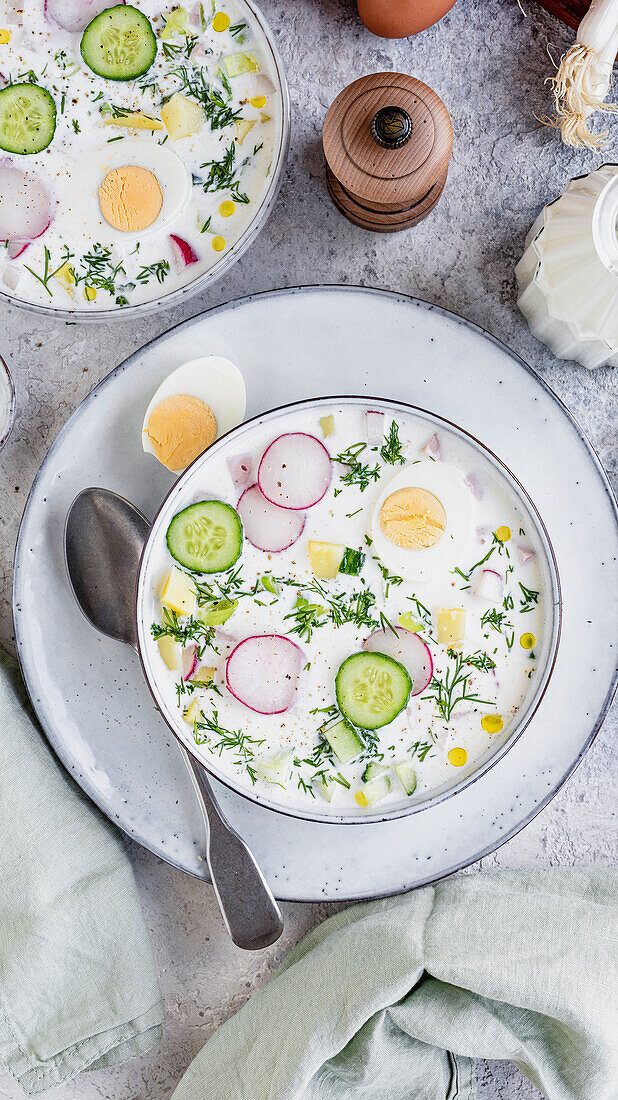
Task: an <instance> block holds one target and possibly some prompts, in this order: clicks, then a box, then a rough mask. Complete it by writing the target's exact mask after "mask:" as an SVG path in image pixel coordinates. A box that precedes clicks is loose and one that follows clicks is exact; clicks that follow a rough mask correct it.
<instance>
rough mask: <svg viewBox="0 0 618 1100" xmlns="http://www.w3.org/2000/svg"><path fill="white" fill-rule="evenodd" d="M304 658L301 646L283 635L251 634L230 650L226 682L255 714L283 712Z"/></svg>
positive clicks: (291, 696) (290, 702)
mask: <svg viewBox="0 0 618 1100" xmlns="http://www.w3.org/2000/svg"><path fill="white" fill-rule="evenodd" d="M303 661H304V654H303V651H302V649H301V648H300V647H299V646H297V645H296V643H295V642H292V641H291V640H290V639H289V638H286V637H284V635H282V634H259V635H252V636H251V637H250V638H245V639H244V641H242V642H239V643H238V645H237V646H236V648H235V649H233V650H232V652H231V654H230V656H229V657H228V660H227V665H226V669H225V682H226V684H227V688H228V690H229V691H230V692H231V694H232V695H233V696H234V698H235V699H237V700H238V702H239V703H242V704H243V706H245V707H248V708H249V710H253V711H255V713H256V714H283V712H284V711H286V710H288V709H289V708H290V706H291V705H292V703H293V701H294V698H295V695H296V686H297V681H298V676H299V673H300V670H301V666H302V662H303Z"/></svg>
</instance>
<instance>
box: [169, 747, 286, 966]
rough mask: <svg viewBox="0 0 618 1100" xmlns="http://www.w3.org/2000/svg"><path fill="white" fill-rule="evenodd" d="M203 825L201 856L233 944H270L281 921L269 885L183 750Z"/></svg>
mask: <svg viewBox="0 0 618 1100" xmlns="http://www.w3.org/2000/svg"><path fill="white" fill-rule="evenodd" d="M182 753H183V756H184V758H185V761H186V764H187V767H188V769H189V774H190V776H191V779H192V781H193V786H194V788H195V791H196V794H197V796H198V801H199V803H200V807H201V810H202V813H203V815H204V822H205V825H206V858H207V860H208V867H209V870H210V874H211V878H212V884H213V886H214V888H215V893H216V895H217V900H218V902H219V906H220V908H221V912H222V914H223V919H224V920H225V923H226V925H227V928H228V931H229V933H230V936H231V937H232V940H233V941H234V943H235V944H236V946H237V947H242V948H243V949H244V950H245V951H259V950H260V949H261V948H262V947H268V946H269V945H270V944H271V943H275V941H276V940H278V939H279V936H280V935H281V933H282V932H283V918H282V916H281V912H280V910H279V906H278V905H277V902H276V901H275V899H274V897H273V895H272V893H271V890H270V887H269V886H268V883H267V882H266V879H265V878H264V876H263V874H262V872H261V871H260V868H259V867H258V865H257V863H256V862H255V859H254V858H253V856H252V854H251V852H250V851H249V849H248V847H247V845H246V844H245V842H244V840H242V839H241V837H239V835H238V833H237V832H236V830H235V829H233V828H232V826H231V825H230V823H229V822H228V821H226V819H225V817H224V815H223V813H222V812H221V810H220V809H219V806H218V805H217V802H216V800H215V797H214V795H213V793H212V788H211V786H210V782H209V780H208V777H207V775H206V773H205V772H204V770H203V768H201V767H200V765H199V764H198V763H197V761H196V760H194V759H193V757H192V756H191V755H190V754H189V753H188V752H187V751H186V750H185V749H182Z"/></svg>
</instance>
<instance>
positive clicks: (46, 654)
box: [14, 287, 618, 900]
mask: <svg viewBox="0 0 618 1100" xmlns="http://www.w3.org/2000/svg"><path fill="white" fill-rule="evenodd" d="M198 350H199V353H200V354H203V353H204V352H205V350H208V351H209V352H212V353H214V354H220V355H225V356H227V357H228V358H230V359H232V360H234V361H235V362H236V363H238V365H239V366H240V368H241V370H242V372H243V374H244V377H245V381H246V384H247V397H248V407H247V413H248V415H254V414H256V413H259V412H261V411H263V410H265V409H269V408H272V407H274V406H276V405H280V404H281V403H282V402H287V401H293V400H299V399H302V398H305V397H312V396H315V395H317V394H319V395H324V394H337V393H342V392H347V393H359V394H362V393H367V394H372V393H375V392H376V391H379V392H380V393H383V394H384V395H386V396H389V397H393V398H396V399H400V400H403V401H408V402H410V403H412V404H415V405H420V406H422V407H424V408H428V409H432V410H435V411H436V412H437V413H439V414H440V415H442V416H444V417H445V418H447V419H450V420H453V421H455V422H456V423H459V424H461V425H462V426H463V427H465V428H466V429H467V430H468V431H469V432H470V433H471V434H473V435H475V436H477V437H478V438H480V439H482V440H483V442H484V443H485V444H486V445H487V446H488V447H490V448H491V449H492V450H494V451H495V452H496V453H497V454H499V455H500V457H501V458H502V460H503V461H504V462H505V463H506V464H507V465H508V466H509V467H510V469H511V470H512V471H513V473H514V474H515V476H516V477H517V478H518V479H519V480H520V481H521V482H522V484H523V485H524V486H525V487H526V489H527V490H528V492H529V493H530V496H531V497H532V499H533V500H534V502H535V504H536V505H537V507H538V509H539V511H540V513H541V515H542V516H543V519H544V521H545V524H546V526H547V529H548V531H549V535H550V537H551V539H552V542H553V546H554V551H555V554H556V558H557V561H558V566H559V569H560V574H561V581H562V588H563V622H562V639H561V643H560V648H559V652H558V659H557V662H556V667H555V669H554V673H553V676H552V679H551V681H550V684H549V687H548V690H547V692H546V694H545V697H544V698H543V700H542V702H541V704H540V707H539V709H538V711H537V713H536V715H535V716H534V718H533V720H532V721H531V722H530V724H529V726H528V727H527V729H526V730H525V731H524V733H523V734H522V736H521V737H520V739H519V741H518V742H517V743H516V744H515V745H513V747H512V748H511V750H510V751H509V752H508V753H507V754H506V755H505V756H504V757H503V758H502V759H501V760H500V761H499V762H498V763H497V764H496V765H495V766H494V767H493V768H492V769H491V770H490V771H489V772H487V773H486V774H485V775H484V776H482V777H481V778H480V779H478V780H477V781H476V782H475V783H474V784H473V785H471V786H470V787H468V788H467V789H466V790H464V791H462V792H461V793H459V794H457V795H456V796H454V797H453V798H451V799H449V800H447V801H445V802H442V803H439V804H438V805H435V806H432V807H430V808H428V809H427V810H424V811H423V812H422V813H417V814H414V815H412V816H411V817H405V818H400V819H397V820H393V821H386V822H379V823H376V824H368V825H358V824H357V825H354V826H344V825H331V824H318V823H312V822H308V821H305V820H301V819H294V818H282V817H281V816H280V815H278V814H276V813H273V812H272V811H271V810H268V809H265V808H264V807H260V806H256V805H254V804H252V803H250V802H248V801H247V800H246V799H244V798H242V797H241V796H239V795H237V794H234V793H233V792H231V791H230V790H228V789H227V788H226V787H223V786H222V785H220V784H215V786H216V790H217V795H218V797H219V798H220V800H221V803H222V805H223V807H224V809H225V811H226V813H227V814H228V815H229V817H230V819H231V820H232V821H233V822H234V824H235V825H236V826H237V827H238V828H239V830H240V831H241V832H242V833H243V835H244V836H245V837H246V838H247V840H248V841H249V842H250V844H251V845H252V847H253V849H254V851H255V854H256V856H257V858H258V860H259V861H260V863H261V865H262V867H263V868H264V871H265V873H266V876H267V878H268V880H269V881H270V883H271V885H272V887H273V889H274V891H275V893H276V894H277V896H278V897H280V898H289V899H292V900H325V899H332V900H340V899H344V898H361V897H368V896H378V895H382V894H388V893H395V892H398V891H402V890H406V889H409V888H410V887H413V886H418V885H421V884H422V883H426V882H429V881H432V880H433V879H436V878H439V877H441V876H443V875H446V874H449V873H450V872H452V871H455V870H457V869H459V868H460V867H463V866H465V865H466V864H468V863H470V862H472V861H474V860H476V859H478V858H480V856H482V855H484V854H486V853H487V852H490V851H492V850H493V849H495V848H497V847H498V846H499V845H500V844H501V843H503V842H504V841H505V840H507V839H508V838H509V837H510V836H512V835H513V834H514V833H515V832H516V831H517V830H518V829H520V828H522V827H523V826H524V825H525V824H526V823H527V822H528V821H530V820H531V818H532V817H533V816H534V815H535V814H536V813H538V811H539V810H540V809H542V807H543V806H544V805H545V804H546V803H547V802H548V801H549V799H550V798H551V797H552V795H553V794H555V792H556V791H557V790H558V788H559V787H560V786H561V784H562V783H563V782H564V780H565V779H566V778H567V777H568V775H569V774H570V773H571V772H572V771H573V769H574V768H575V767H576V765H577V764H578V763H579V761H580V760H581V758H582V756H583V754H584V753H585V752H586V750H587V748H588V747H589V746H590V744H591V742H592V740H593V738H594V736H595V734H596V733H597V731H598V729H599V726H600V725H601V722H602V721H603V718H604V716H605V713H606V710H607V707H608V705H609V701H610V699H611V696H612V692H613V689H614V687H615V681H616V668H615V665H616V661H615V649H614V645H615V639H616V635H617V614H616V595H617V593H618V565H617V558H618V529H617V518H616V508H615V503H614V501H613V498H612V496H611V493H610V490H609V487H608V484H607V479H606V477H605V475H604V473H603V470H602V468H601V466H600V464H599V462H598V460H597V458H596V456H595V454H594V452H593V451H592V449H591V447H590V445H589V444H588V443H587V441H586V440H585V439H584V437H583V435H582V433H581V431H580V430H579V428H578V426H577V425H576V424H575V423H574V421H573V420H572V419H571V417H570V415H569V413H568V412H567V411H566V409H565V408H564V406H563V405H562V404H561V403H560V402H559V400H558V399H557V398H556V397H555V395H554V394H553V393H552V392H551V391H550V390H549V389H548V388H547V387H546V386H545V385H544V384H543V383H542V382H541V381H540V380H539V378H537V376H536V375H535V374H534V373H533V372H532V371H531V370H530V369H529V368H527V367H526V365H525V364H524V363H523V362H522V361H521V360H520V359H518V358H517V356H515V355H514V354H513V353H512V352H510V351H508V350H507V349H506V348H505V347H504V346H503V345H501V344H499V343H498V342H497V341H496V340H494V339H493V338H492V337H490V336H488V335H487V334H485V333H483V332H482V331H480V330H479V329H477V328H475V327H474V326H473V325H470V324H468V323H467V322H466V321H463V320H461V319H460V318H458V317H455V316H454V315H453V314H449V313H446V312H444V311H443V310H440V309H437V308H435V307H432V306H428V305H426V304H425V303H422V302H418V301H416V300H414V299H410V298H406V297H403V296H399V295H396V294H389V293H385V292H382V291H375V290H367V289H362V288H353V287H319V288H311V287H308V288H301V289H297V290H284V291H275V292H272V293H269V294H263V295H258V296H257V297H254V298H246V299H242V300H240V301H236V302H232V303H230V304H228V305H225V306H221V307H219V308H217V309H214V310H212V311H210V312H209V313H206V314H204V315H203V316H201V317H195V318H193V319H192V320H190V321H187V322H185V323H184V324H182V325H179V326H178V328H175V329H172V330H171V331H170V332H168V333H166V334H165V335H163V336H161V337H159V338H158V339H157V340H155V341H153V342H152V343H151V344H149V345H147V347H145V348H143V349H142V350H141V351H139V352H137V353H136V354H135V355H133V356H132V357H131V358H130V359H128V360H127V361H126V362H125V363H123V364H121V365H120V366H119V367H117V368H116V370H114V371H112V373H111V374H110V375H108V377H107V378H106V379H104V381H103V382H102V383H101V384H100V385H99V386H98V387H97V388H96V389H95V390H93V391H92V393H91V394H90V395H89V396H88V397H87V398H86V400H85V401H84V402H83V403H82V404H81V405H80V406H79V408H78V409H77V410H76V412H75V413H74V414H73V416H72V417H71V418H70V419H69V421H68V422H67V424H66V425H65V427H64V428H63V430H62V431H61V432H60V434H59V436H58V438H57V439H56V441H55V442H54V444H53V445H52V447H51V448H50V451H49V453H48V455H47V457H46V459H45V461H44V462H43V465H42V466H41V469H40V471H39V474H38V477H37V479H36V481H35V483H34V485H33V488H32V491H31V494H30V497H29V500H28V504H27V506H26V510H25V513H24V519H23V523H22V527H21V531H20V536H19V540H18V545H17V552H16V560H15V581H14V615H15V633H16V638H17V646H18V652H19V657H20V660H21V664H22V669H23V672H24V676H25V678H26V682H27V684H28V688H29V691H30V694H31V697H32V700H33V703H34V706H35V708H36V711H37V713H38V715H39V718H40V719H41V722H42V724H43V727H44V729H45V731H46V733H47V736H48V737H49V740H50V741H51V743H52V745H53V747H54V748H55V750H56V752H57V753H58V755H59V756H60V758H61V759H62V760H63V762H64V764H65V765H66V767H67V768H68V769H69V771H70V772H71V773H72V774H73V775H74V777H75V778H76V779H77V781H78V783H80V785H81V786H82V787H83V788H84V790H85V791H87V793H88V794H89V795H90V796H91V797H92V798H93V799H94V801H95V802H96V803H97V804H98V805H99V806H100V807H101V808H102V809H103V810H104V812H105V813H106V814H107V815H108V816H109V817H110V818H111V819H112V820H113V821H115V822H117V824H119V825H120V826H121V827H122V828H123V829H124V830H125V831H126V832H127V833H129V834H130V835H131V836H132V837H134V838H135V839H136V840H138V841H140V842H141V843H142V844H144V845H146V846H147V847H148V848H150V849H151V850H152V851H153V852H155V853H156V854H157V855H159V856H161V857H162V858H163V859H166V860H168V861H169V862H171V863H173V864H175V865H177V866H179V867H181V868H183V869H184V870H186V871H188V872H190V873H192V874H195V875H198V876H200V877H203V878H206V877H207V873H206V869H205V867H204V864H203V862H202V860H201V858H200V852H201V849H202V836H201V828H200V819H199V814H198V813H197V811H196V809H195V806H194V802H193V796H192V791H191V786H190V783H189V779H188V776H187V774H186V772H185V769H184V764H183V762H182V759H181V757H180V753H179V751H178V748H177V746H176V744H175V742H174V738H173V737H172V735H171V734H170V733H169V731H168V729H167V727H166V725H165V724H164V722H163V720H162V719H161V718H160V717H159V716H158V714H157V713H156V712H155V710H154V709H153V705H152V700H151V697H150V694H149V691H148V689H147V687H146V685H145V683H144V682H143V679H142V676H141V670H140V667H139V662H138V659H137V657H136V656H134V655H133V654H132V653H131V651H130V650H129V649H128V648H126V647H124V646H122V645H118V644H117V643H114V642H112V641H110V639H108V638H103V637H100V636H99V635H97V634H96V633H95V632H94V631H93V629H92V628H91V627H90V626H89V624H88V623H87V622H86V620H85V619H84V618H83V616H82V615H81V613H80V611H79V610H78V608H77V605H76V604H75V601H74V599H73V596H72V594H71V592H70V589H69V586H68V580H67V577H66V574H65V569H64V562H63V549H62V532H63V524H64V519H65V516H66V512H67V509H68V507H69V504H70V503H71V501H72V500H73V498H74V496H75V495H76V493H78V492H79V490H80V489H82V488H84V487H85V486H86V485H103V486H106V487H107V488H110V489H113V490H115V491H116V492H119V493H121V494H122V495H123V496H126V497H128V498H129V499H130V500H132V501H133V502H134V503H135V504H136V505H137V506H138V507H139V508H141V509H142V511H143V512H144V513H145V514H146V515H150V516H153V515H154V513H155V511H156V510H157V507H158V505H159V504H160V502H161V500H162V498H163V496H164V495H165V493H166V492H167V490H168V489H169V488H170V485H171V484H172V481H173V479H172V477H171V475H167V474H166V472H165V471H164V470H163V468H162V467H160V466H158V465H157V464H156V463H155V462H154V461H153V459H152V458H151V457H150V456H148V455H144V454H143V453H142V450H141V439H140V429H141V423H142V417H143V412H144V409H145V408H146V405H147V404H148V401H149V400H150V397H151V396H152V393H153V392H154V390H155V388H156V386H157V385H158V384H159V382H160V381H161V379H162V378H163V376H164V375H165V374H167V373H168V372H169V371H170V370H171V369H172V368H173V367H175V366H177V365H179V364H180V363H181V362H183V361H184V360H186V359H191V358H193V357H195V355H196V354H197V352H198Z"/></svg>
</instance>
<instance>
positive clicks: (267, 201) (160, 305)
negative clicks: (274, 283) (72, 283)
mask: <svg viewBox="0 0 618 1100" xmlns="http://www.w3.org/2000/svg"><path fill="white" fill-rule="evenodd" d="M238 3H239V4H241V5H243V6H244V7H245V8H246V9H247V11H248V13H250V14H251V17H252V18H253V20H254V21H255V23H257V25H258V27H259V28H260V30H261V31H262V33H263V35H264V39H265V46H266V47H267V48H268V49H269V51H270V57H271V63H272V68H273V72H274V73H276V75H277V82H278V91H279V97H280V98H279V110H280V127H279V135H278V144H277V146H276V148H275V153H274V157H273V167H272V171H271V173H270V176H269V181H270V182H269V185H268V188H267V189H266V191H265V192H264V195H263V197H262V200H261V202H260V204H259V205H258V206H256V209H255V211H254V216H253V218H252V220H251V221H250V222H248V223H247V225H246V227H245V229H244V231H243V232H242V234H241V235H240V237H239V238H238V240H237V241H236V242H235V243H234V244H233V245H232V247H231V248H230V249H228V250H227V251H226V252H224V253H223V254H222V256H221V259H220V260H217V262H216V263H215V264H213V266H212V267H211V268H209V270H208V271H204V272H203V273H202V274H201V275H199V276H198V277H197V278H196V279H194V280H193V281H192V282H190V283H187V284H186V285H185V286H182V287H179V288H178V290H173V291H170V292H169V293H168V294H162V295H161V296H160V297H159V298H153V299H152V301H148V302H140V303H138V304H137V305H134V306H122V307H121V306H118V307H115V308H113V309H99V310H93V311H92V312H89V311H87V310H83V309H81V310H78V309H74V310H70V309H58V308H56V307H55V306H51V305H50V306H48V305H42V304H41V303H39V302H27V301H25V300H24V299H23V298H18V297H16V296H14V295H12V294H10V293H9V292H8V291H7V290H4V289H0V300H2V299H4V300H5V301H8V302H10V303H11V305H14V306H19V307H21V308H22V309H27V310H30V311H31V312H33V313H44V314H51V315H52V316H54V317H61V318H65V319H67V320H71V321H79V322H81V321H108V320H109V319H110V318H111V317H119V316H121V317H123V318H125V317H135V316H137V315H138V314H139V315H144V314H147V313H154V312H155V311H156V310H159V309H164V308H168V307H169V306H173V305H176V304H177V303H178V302H180V301H183V300H184V299H186V298H188V297H191V296H192V295H194V294H197V293H198V292H199V291H201V290H204V289H205V288H206V287H208V286H211V285H212V283H215V282H217V280H218V279H221V278H222V277H223V275H225V273H226V272H227V271H229V269H230V267H232V265H233V264H235V263H236V261H237V260H239V259H240V257H241V256H242V255H243V253H244V252H246V250H247V249H248V248H249V245H251V244H252V243H253V241H254V240H255V238H256V237H257V235H258V233H259V232H260V231H261V230H262V229H263V227H264V225H265V223H266V220H267V218H268V215H269V214H270V212H271V210H272V208H273V205H274V202H275V199H276V197H277V193H278V191H279V187H280V185H281V177H282V175H283V170H284V168H285V163H286V160H287V155H288V150H289V147H290V93H289V90H288V84H287V79H286V75H285V69H284V67H283V60H282V57H281V54H280V53H279V50H278V49H277V46H276V45H275V41H274V36H273V34H272V31H271V30H270V27H269V26H268V23H267V22H266V19H265V18H264V16H263V14H262V12H261V11H260V9H259V8H258V7H257V5H256V4H254V3H253V0H238Z"/></svg>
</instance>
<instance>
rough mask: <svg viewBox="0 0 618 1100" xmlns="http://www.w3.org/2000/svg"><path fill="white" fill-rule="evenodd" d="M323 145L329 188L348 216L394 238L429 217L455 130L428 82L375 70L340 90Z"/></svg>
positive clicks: (337, 203)
mask: <svg viewBox="0 0 618 1100" xmlns="http://www.w3.org/2000/svg"><path fill="white" fill-rule="evenodd" d="M323 142H324V154H325V156H326V164H327V168H326V178H327V183H328V189H329V191H330V194H331V197H332V198H333V200H334V202H335V203H336V205H337V206H338V207H339V209H340V210H341V212H342V214H345V216H346V217H347V218H349V219H350V221H352V222H354V223H355V224H356V225H360V226H362V227H363V228H364V229H370V230H373V231H374V232H378V233H395V232H397V231H398V230H400V229H409V228H410V226H413V225H416V224H417V222H420V221H422V220H423V218H426V217H427V215H428V214H429V213H430V212H431V211H432V210H433V208H434V206H435V205H436V203H437V201H438V199H439V198H440V195H441V194H442V189H443V187H444V184H445V182H446V175H447V172H448V163H449V160H450V156H451V150H452V148H453V128H452V126H451V120H450V117H449V113H448V111H447V109H446V107H445V106H444V104H443V102H442V100H441V99H440V97H439V96H437V95H436V93H435V92H434V91H432V89H431V88H429V87H428V86H427V85H426V84H423V83H422V81H420V80H417V79H416V77H413V76H407V75H406V74H405V73H373V74H371V75H370V76H363V77H361V78H360V79H359V80H355V81H354V82H353V83H352V84H349V85H348V87H347V88H344V90H343V91H342V92H340V93H339V95H338V96H337V98H336V99H335V101H334V102H333V104H332V105H331V107H330V110H329V112H328V114H327V116H326V119H325V122H324V133H323Z"/></svg>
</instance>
